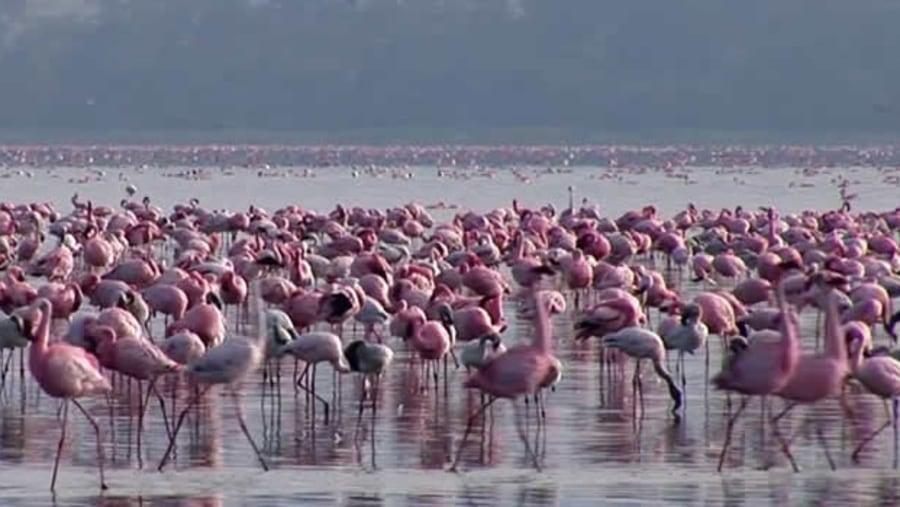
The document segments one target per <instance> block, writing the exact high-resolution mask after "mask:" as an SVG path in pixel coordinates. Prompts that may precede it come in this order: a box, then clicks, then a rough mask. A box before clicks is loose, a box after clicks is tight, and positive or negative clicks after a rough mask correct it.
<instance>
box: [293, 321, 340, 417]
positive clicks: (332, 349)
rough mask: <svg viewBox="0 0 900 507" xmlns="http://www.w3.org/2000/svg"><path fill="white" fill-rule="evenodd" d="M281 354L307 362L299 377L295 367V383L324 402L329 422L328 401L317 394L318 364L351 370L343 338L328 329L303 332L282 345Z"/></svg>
mask: <svg viewBox="0 0 900 507" xmlns="http://www.w3.org/2000/svg"><path fill="white" fill-rule="evenodd" d="M281 354H290V355H292V356H294V358H295V359H297V360H299V361H303V362H305V363H306V366H305V367H304V368H303V372H302V373H301V374H300V376H299V377H298V376H297V374H296V368H295V371H294V385H296V386H297V387H298V388H300V389H302V390H304V391H306V392H308V393H310V394H311V395H312V396H313V397H315V398H316V399H317V400H319V402H321V403H322V405H323V406H324V407H325V421H326V422H327V421H328V408H329V407H328V402H327V401H325V399H324V398H322V397H321V396H319V395H318V394H316V365H317V364H319V363H323V362H324V363H331V366H333V367H334V370H335V371H336V372H338V373H346V372H349V371H350V365H349V364H347V359H346V358H345V357H344V353H343V351H342V350H341V339H340V338H338V336H337V335H336V334H334V333H329V332H326V331H314V332H311V333H303V334H301V335H300V336H298V337H297V338H296V339H295V340H293V341H291V342H290V343H288V344H287V345H284V346H283V347H281ZM310 368H312V373H310V372H309V370H310ZM307 375H309V380H307V382H306V384H304V383H303V380H304V378H306V377H307ZM307 385H308V386H309V387H307ZM332 386H336V383H333V384H332Z"/></svg>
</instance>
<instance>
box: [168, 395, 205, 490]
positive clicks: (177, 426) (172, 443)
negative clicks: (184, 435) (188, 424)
mask: <svg viewBox="0 0 900 507" xmlns="http://www.w3.org/2000/svg"><path fill="white" fill-rule="evenodd" d="M208 390H209V387H206V388H204V389H203V390H202V391H197V392H196V393H194V396H193V397H191V399H189V400H188V402H187V405H185V407H184V409H182V411H181V415H179V416H178V421H177V422H176V423H175V428H174V429H173V430H172V436H171V437H170V438H169V447H168V448H166V453H165V454H163V457H162V459H161V460H159V465H158V466H157V467H156V469H157V470H158V471H160V472H162V469H163V467H164V466H166V463H167V462H168V461H169V456H170V455H171V454H172V451H173V450H174V449H175V441H176V440H177V438H178V430H180V429H181V425H182V424H184V420H185V418H186V417H187V413H188V411H189V410H190V409H191V407H192V406H193V405H194V404H195V403H197V402H198V401H200V396H202V395H203V394H204V393H206V391H208Z"/></svg>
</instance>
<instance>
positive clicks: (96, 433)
mask: <svg viewBox="0 0 900 507" xmlns="http://www.w3.org/2000/svg"><path fill="white" fill-rule="evenodd" d="M72 403H74V404H75V406H76V407H78V410H80V411H81V413H82V414H84V416H85V417H87V420H88V422H89V423H91V427H93V428H94V436H95V437H96V439H97V440H96V442H97V467H98V468H99V469H100V489H101V490H107V489H109V487H108V486H107V485H106V478H105V476H104V474H103V449H102V448H101V447H100V426H99V425H98V424H97V421H95V420H94V418H93V417H92V416H91V414H89V413H88V411H87V410H85V409H84V407H82V406H81V403H78V400H75V399H73V400H72ZM66 413H67V414H68V410H67V411H66ZM63 425H65V421H63ZM63 427H65V426H63ZM57 459H59V458H58V457H57Z"/></svg>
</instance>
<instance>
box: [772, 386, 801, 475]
mask: <svg viewBox="0 0 900 507" xmlns="http://www.w3.org/2000/svg"><path fill="white" fill-rule="evenodd" d="M795 406H797V404H796V403H788V405H787V406H786V407H784V410H782V411H781V412H779V413H778V415H776V416H775V417H773V418H772V422H771V424H772V435H774V436H775V438H776V439H777V440H778V444H779V447H780V450H781V453H782V454H784V456H785V457H786V458H787V459H788V461H789V462H790V463H791V468H792V469H794V472H799V471H800V467H798V466H797V461H796V460H795V459H794V455H793V454H791V442H790V440H785V439H784V438H783V437H782V436H781V432H780V431H779V430H778V421H779V420H780V419H781V418H783V417H784V416H786V415H787V414H788V412H790V411H791V409H793V408H794V407H795Z"/></svg>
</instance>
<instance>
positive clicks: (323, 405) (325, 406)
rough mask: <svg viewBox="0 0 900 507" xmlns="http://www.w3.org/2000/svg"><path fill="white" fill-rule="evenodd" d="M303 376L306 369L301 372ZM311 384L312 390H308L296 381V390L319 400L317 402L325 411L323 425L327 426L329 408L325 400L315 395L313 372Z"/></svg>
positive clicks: (314, 376)
mask: <svg viewBox="0 0 900 507" xmlns="http://www.w3.org/2000/svg"><path fill="white" fill-rule="evenodd" d="M307 368H309V365H307ZM303 375H306V369H304V370H303ZM303 375H301V376H300V378H301V380H302V379H303ZM311 383H312V388H309V387H306V386H305V385H303V384H302V383H300V382H299V381H298V382H297V389H301V390H303V391H305V392H306V393H307V394H311V395H312V396H313V397H314V398H315V399H317V400H319V401H320V402H321V403H322V407H324V409H325V424H328V409H329V406H328V402H327V401H326V400H325V398H323V397H321V396H319V395H318V394H316V375H315V372H314V373H313V375H312V381H311Z"/></svg>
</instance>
